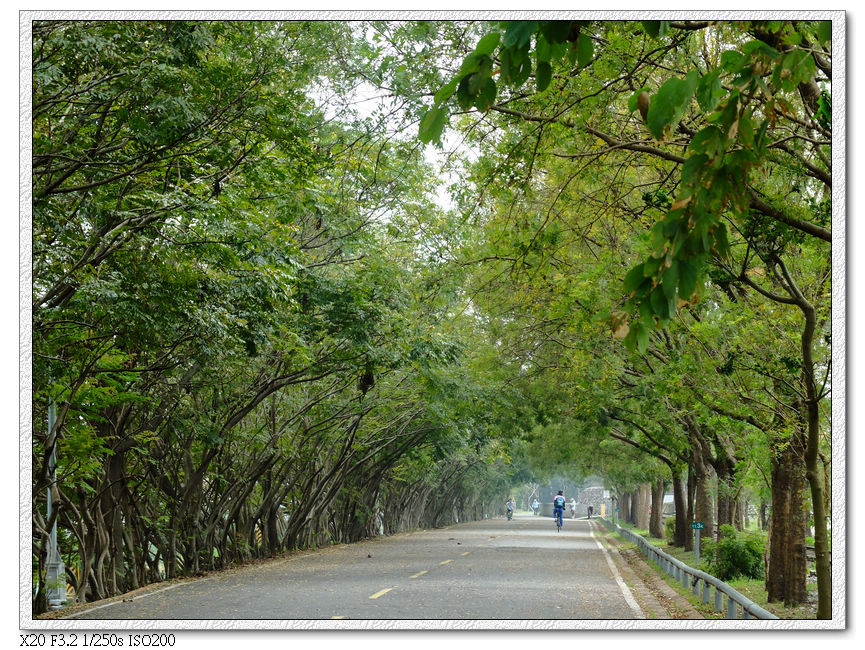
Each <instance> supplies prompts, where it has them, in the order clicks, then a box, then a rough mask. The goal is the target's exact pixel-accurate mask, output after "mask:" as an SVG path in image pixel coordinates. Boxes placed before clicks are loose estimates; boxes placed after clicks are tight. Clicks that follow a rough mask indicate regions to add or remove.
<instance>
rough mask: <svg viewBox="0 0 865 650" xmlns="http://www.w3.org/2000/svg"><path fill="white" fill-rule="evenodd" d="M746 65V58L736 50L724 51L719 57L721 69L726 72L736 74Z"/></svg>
mask: <svg viewBox="0 0 865 650" xmlns="http://www.w3.org/2000/svg"><path fill="white" fill-rule="evenodd" d="M746 64H747V57H746V56H745V55H744V54H742V53H741V52H737V51H736V50H725V51H724V53H723V54H722V55H721V67H722V68H723V69H724V70H726V71H727V72H738V71H739V70H740V69H741V68H742V67H743V66H745V65H746Z"/></svg>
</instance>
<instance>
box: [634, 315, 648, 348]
mask: <svg viewBox="0 0 865 650" xmlns="http://www.w3.org/2000/svg"><path fill="white" fill-rule="evenodd" d="M631 331H632V332H633V333H634V337H635V339H636V343H637V350H639V351H640V353H641V354H642V353H643V352H645V351H646V349H647V348H648V347H649V328H648V327H646V326H645V325H643V323H640V322H637V323H634V326H633V327H632V328H631Z"/></svg>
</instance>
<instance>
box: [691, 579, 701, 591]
mask: <svg viewBox="0 0 865 650" xmlns="http://www.w3.org/2000/svg"><path fill="white" fill-rule="evenodd" d="M699 585H700V579H699V578H697V576H694V579H693V580H691V593H693V594H694V595H695V596H699V595H700V586H699Z"/></svg>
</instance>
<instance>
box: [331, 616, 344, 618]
mask: <svg viewBox="0 0 865 650" xmlns="http://www.w3.org/2000/svg"><path fill="white" fill-rule="evenodd" d="M331 618H345V616H331Z"/></svg>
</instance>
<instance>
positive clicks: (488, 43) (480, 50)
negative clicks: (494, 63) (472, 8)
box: [475, 32, 501, 54]
mask: <svg viewBox="0 0 865 650" xmlns="http://www.w3.org/2000/svg"><path fill="white" fill-rule="evenodd" d="M499 40H501V35H500V34H499V33H498V32H490V33H489V34H487V35H486V36H484V37H483V38H482V39H481V40H480V41H478V44H477V45H476V46H475V54H490V53H492V52H493V50H495V49H496V47H497V46H498V44H499Z"/></svg>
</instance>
